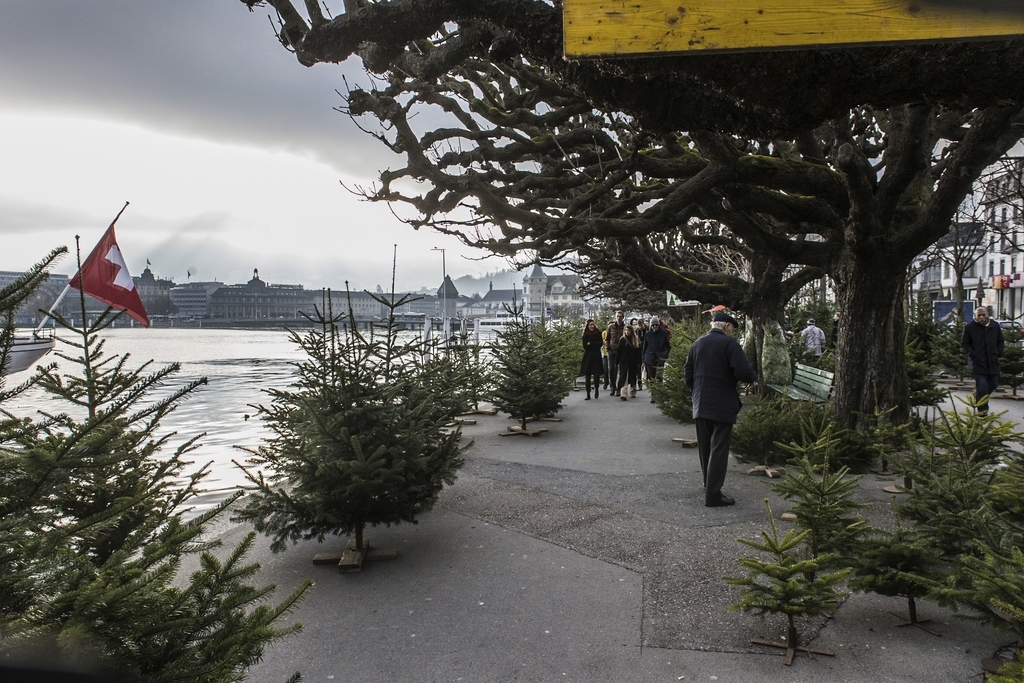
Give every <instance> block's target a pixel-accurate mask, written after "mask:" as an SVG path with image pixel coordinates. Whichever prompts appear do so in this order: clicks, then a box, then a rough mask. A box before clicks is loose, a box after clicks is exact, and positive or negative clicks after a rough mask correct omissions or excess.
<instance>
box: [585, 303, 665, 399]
mask: <svg viewBox="0 0 1024 683" xmlns="http://www.w3.org/2000/svg"><path fill="white" fill-rule="evenodd" d="M670 348H671V346H670V344H669V332H668V328H667V327H666V326H664V325H662V324H661V320H660V319H659V318H658V317H657V316H654V317H652V318H651V321H650V325H649V326H648V324H647V322H646V321H644V320H642V319H638V318H632V319H631V320H630V321H629V323H626V321H625V314H624V313H623V312H622V311H615V319H614V320H612V321H611V322H610V323H608V327H607V328H606V329H605V330H604V331H603V332H602V331H601V330H599V329H598V327H597V324H596V323H595V322H594V321H593V320H588V321H587V323H586V325H585V326H584V328H583V363H582V366H581V367H580V374H581V375H583V377H584V378H585V384H586V391H587V396H586V398H585V399H584V400H587V401H589V400H590V394H591V387H593V394H594V398H595V399H596V398H600V397H601V385H602V383H603V385H604V388H605V389H608V390H610V391H611V395H612V396H618V397H619V398H620V399H622V400H623V401H625V400H627V398H636V392H637V391H642V390H643V380H644V377H645V376H646V378H647V382H648V388H649V385H650V383H651V382H652V381H655V380H656V379H657V378H658V372H659V369H660V368H662V367H664V365H665V360H666V359H667V358H668V352H669V349H670ZM652 402H653V399H652Z"/></svg>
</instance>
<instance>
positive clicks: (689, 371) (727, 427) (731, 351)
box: [683, 313, 757, 507]
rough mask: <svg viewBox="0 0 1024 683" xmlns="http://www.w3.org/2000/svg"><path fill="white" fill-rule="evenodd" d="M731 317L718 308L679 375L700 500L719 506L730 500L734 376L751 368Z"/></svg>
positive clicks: (751, 377)
mask: <svg viewBox="0 0 1024 683" xmlns="http://www.w3.org/2000/svg"><path fill="white" fill-rule="evenodd" d="M737 326H738V325H737V322H736V319H735V318H733V317H732V316H731V315H729V314H727V313H718V314H716V315H715V317H714V318H713V319H712V321H711V331H710V332H708V333H707V334H705V335H704V336H703V337H701V338H700V339H698V340H697V341H695V342H694V343H693V346H691V347H690V354H689V355H688V356H687V357H686V365H685V366H684V368H683V379H684V380H685V382H686V386H687V387H689V388H690V391H691V392H692V393H693V418H694V420H695V421H696V423H697V450H698V452H699V456H700V471H701V474H702V475H703V477H704V505H705V506H707V507H721V506H723V505H732V504H734V503H735V502H736V501H735V500H734V499H732V498H731V497H729V496H726V495H724V494H723V493H722V485H723V484H724V483H725V474H726V471H727V469H728V467H729V440H730V439H731V437H732V426H733V425H734V424H736V415H737V413H739V412H740V405H741V404H740V395H739V392H737V391H736V383H737V382H748V383H749V382H754V381H756V380H757V373H756V372H754V369H753V368H752V367H750V361H748V360H747V356H746V354H745V353H743V348H742V347H741V346H740V344H739V342H737V341H736V340H735V339H733V338H732V334H733V332H735V331H736V327H737Z"/></svg>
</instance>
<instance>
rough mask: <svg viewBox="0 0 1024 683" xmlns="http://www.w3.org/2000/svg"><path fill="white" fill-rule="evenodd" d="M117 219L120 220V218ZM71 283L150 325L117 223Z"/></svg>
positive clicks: (104, 235)
mask: <svg viewBox="0 0 1024 683" xmlns="http://www.w3.org/2000/svg"><path fill="white" fill-rule="evenodd" d="M122 210H123V209H122ZM120 215H121V214H118V216H120ZM114 222H117V219H116V218H115V219H114ZM79 283H81V287H80V286H79ZM69 286H70V287H73V288H75V289H79V288H81V290H82V291H84V292H85V293H86V294H88V295H89V296H91V297H92V298H94V299H97V300H98V301H102V302H103V303H105V304H107V305H108V306H113V307H114V308H117V309H120V310H122V311H124V312H125V313H127V314H128V315H129V316H131V317H132V318H134V319H135V320H137V321H139V322H140V323H142V325H143V326H145V327H149V316H148V315H146V307H145V306H143V305H142V299H141V298H140V297H139V292H138V290H136V289H135V281H134V280H132V276H131V274H130V273H129V272H128V266H126V265H125V263H124V257H122V256H121V250H120V249H119V248H118V246H117V238H116V237H115V236H114V224H113V223H111V224H110V227H109V228H107V231H106V232H105V233H103V237H102V238H101V239H100V242H99V244H97V245H96V248H95V249H93V250H92V253H91V254H89V258H87V259H85V263H83V264H82V270H81V271H79V273H76V274H75V276H74V277H72V278H71V282H70V284H69Z"/></svg>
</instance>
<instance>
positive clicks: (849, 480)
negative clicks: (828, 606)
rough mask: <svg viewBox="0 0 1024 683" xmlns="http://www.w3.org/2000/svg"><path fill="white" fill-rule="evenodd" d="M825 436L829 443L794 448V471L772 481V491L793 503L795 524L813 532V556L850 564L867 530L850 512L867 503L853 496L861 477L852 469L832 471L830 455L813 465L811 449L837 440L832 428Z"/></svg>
mask: <svg viewBox="0 0 1024 683" xmlns="http://www.w3.org/2000/svg"><path fill="white" fill-rule="evenodd" d="M823 439H825V440H826V444H823V443H822V442H821V441H819V442H815V443H813V444H808V445H805V446H801V447H799V448H798V447H791V452H793V454H794V456H795V457H794V459H793V460H791V463H794V464H795V465H796V467H795V471H791V472H790V476H788V477H786V478H785V479H781V480H779V481H776V482H773V483H772V490H773V491H775V493H777V494H778V495H780V496H782V497H783V498H785V499H786V500H788V501H790V502H791V503H793V507H792V508H790V510H789V511H790V512H791V513H792V514H793V515H794V516H795V517H796V523H797V524H798V525H799V526H800V527H802V528H803V529H805V530H807V531H809V532H810V533H809V534H808V536H807V540H806V544H807V548H808V552H809V553H810V555H811V556H812V557H819V556H821V557H826V556H827V557H831V558H832V559H831V562H833V563H836V564H842V563H849V562H850V558H851V557H852V556H853V555H854V554H855V553H856V548H857V547H858V545H859V543H860V539H861V537H862V536H863V535H864V533H865V532H866V531H867V529H868V525H867V522H866V521H865V520H864V519H861V518H859V517H853V516H851V513H853V512H854V511H855V510H858V509H860V508H864V507H867V506H866V505H865V504H863V503H857V502H855V501H853V499H852V498H853V494H854V493H855V492H856V489H857V484H858V482H859V481H860V477H847V475H848V474H849V472H850V470H849V469H848V468H846V467H840V468H839V469H837V470H835V471H833V470H832V467H831V466H830V464H829V458H828V456H827V454H826V455H825V456H824V457H823V458H822V460H823V462H822V464H821V465H814V464H812V462H811V459H810V457H808V455H807V452H808V451H811V450H818V449H827V448H828V445H827V442H828V441H832V442H837V441H838V439H836V437H835V436H834V434H833V433H832V432H831V431H829V432H828V433H826V435H825V436H824V437H823Z"/></svg>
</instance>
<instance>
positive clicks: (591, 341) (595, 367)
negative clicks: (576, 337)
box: [580, 332, 604, 376]
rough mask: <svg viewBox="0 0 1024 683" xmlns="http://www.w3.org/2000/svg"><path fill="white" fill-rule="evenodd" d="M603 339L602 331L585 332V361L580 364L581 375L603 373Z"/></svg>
mask: <svg viewBox="0 0 1024 683" xmlns="http://www.w3.org/2000/svg"><path fill="white" fill-rule="evenodd" d="M601 346H602V339H601V333H600V332H594V333H593V334H587V333H586V332H584V333H583V363H581V364H580V374H581V375H584V376H585V375H603V374H604V361H603V360H602V359H601Z"/></svg>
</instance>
